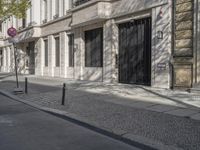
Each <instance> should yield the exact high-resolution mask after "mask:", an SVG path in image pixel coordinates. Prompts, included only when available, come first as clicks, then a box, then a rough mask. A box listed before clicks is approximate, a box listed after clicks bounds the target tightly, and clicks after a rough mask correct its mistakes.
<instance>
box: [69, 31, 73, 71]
mask: <svg viewBox="0 0 200 150" xmlns="http://www.w3.org/2000/svg"><path fill="white" fill-rule="evenodd" d="M68 38H69V43H68V45H69V67H74V34H69V35H68Z"/></svg>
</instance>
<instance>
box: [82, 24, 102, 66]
mask: <svg viewBox="0 0 200 150" xmlns="http://www.w3.org/2000/svg"><path fill="white" fill-rule="evenodd" d="M85 66H86V67H102V66H103V28H99V29H95V30H90V31H86V32H85Z"/></svg>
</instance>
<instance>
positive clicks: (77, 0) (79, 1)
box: [74, 0, 91, 7]
mask: <svg viewBox="0 0 200 150" xmlns="http://www.w3.org/2000/svg"><path fill="white" fill-rule="evenodd" d="M88 1H91V0H75V1H74V6H75V7H76V6H79V5H82V4H84V3H86V2H88Z"/></svg>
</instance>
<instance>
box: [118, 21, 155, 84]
mask: <svg viewBox="0 0 200 150" xmlns="http://www.w3.org/2000/svg"><path fill="white" fill-rule="evenodd" d="M151 39H152V38H151V18H145V19H140V20H134V21H131V22H127V23H123V24H120V25H119V82H121V83H133V84H140V85H149V86H150V85H151Z"/></svg>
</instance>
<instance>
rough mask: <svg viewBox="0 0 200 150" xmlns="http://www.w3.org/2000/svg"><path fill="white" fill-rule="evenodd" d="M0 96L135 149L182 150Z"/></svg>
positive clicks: (4, 92)
mask: <svg viewBox="0 0 200 150" xmlns="http://www.w3.org/2000/svg"><path fill="white" fill-rule="evenodd" d="M0 94H1V95H3V96H6V97H8V98H11V99H12V100H15V101H18V102H21V103H23V104H25V105H28V106H31V107H33V108H35V109H37V110H39V111H43V112H46V113H49V114H52V115H54V116H57V117H59V118H62V119H65V120H67V121H70V122H72V123H75V124H78V125H80V126H83V127H85V128H87V129H89V130H92V131H95V132H98V133H100V134H103V135H105V136H108V137H111V138H113V139H115V140H118V141H121V142H123V143H126V144H129V145H132V146H134V147H137V148H140V149H141V150H182V149H180V148H177V147H174V146H166V145H164V144H162V143H159V142H155V141H153V140H150V139H147V138H144V137H141V136H137V135H133V134H131V133H127V132H125V131H123V130H121V131H119V130H117V131H115V130H112V129H108V128H105V127H102V126H98V125H95V124H94V123H93V122H91V121H89V120H87V119H85V118H82V117H80V116H78V115H76V114H72V113H68V112H66V111H61V110H57V109H52V108H47V107H42V106H39V105H37V104H34V103H32V102H28V101H26V100H23V99H20V98H18V97H17V96H15V95H13V94H11V93H9V92H6V91H3V90H0Z"/></svg>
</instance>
